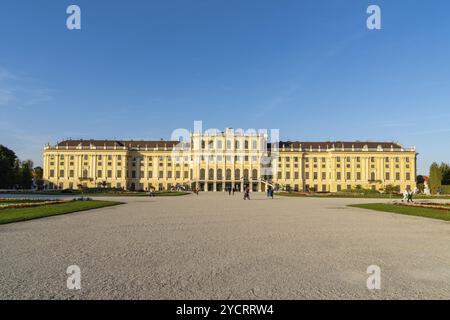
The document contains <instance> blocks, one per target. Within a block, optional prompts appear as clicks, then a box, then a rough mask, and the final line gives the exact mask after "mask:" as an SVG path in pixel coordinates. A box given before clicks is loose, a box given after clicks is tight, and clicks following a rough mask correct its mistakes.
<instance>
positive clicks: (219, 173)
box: [217, 169, 223, 180]
mask: <svg viewBox="0 0 450 320" xmlns="http://www.w3.org/2000/svg"><path fill="white" fill-rule="evenodd" d="M222 179H223V177H222V169H218V170H217V180H222Z"/></svg>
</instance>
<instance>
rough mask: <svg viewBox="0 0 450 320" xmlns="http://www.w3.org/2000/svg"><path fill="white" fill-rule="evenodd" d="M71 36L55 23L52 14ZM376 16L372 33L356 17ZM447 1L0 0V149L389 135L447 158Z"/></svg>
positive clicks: (428, 155) (424, 156) (422, 168)
mask: <svg viewBox="0 0 450 320" xmlns="http://www.w3.org/2000/svg"><path fill="white" fill-rule="evenodd" d="M70 4H77V5H79V6H80V7H81V10H82V30H80V31H69V30H67V28H66V18H67V14H66V8H67V6H68V5H70ZM370 4H377V5H379V6H380V7H381V10H382V30H379V31H373V30H368V29H367V28H366V19H367V17H368V15H367V14H366V9H367V7H368V5H370ZM448 12H450V3H449V2H448V1H447V0H433V1H425V0H422V1H417V0H407V1H406V0H403V1H400V0H399V1H378V0H372V1H363V0H334V1H330V0H327V1H319V0H314V1H313V0H311V1H300V0H292V1H287V0H285V1H283V0H281V1H280V0H277V1H275V0H270V1H268V0H201V1H200V0H183V1H173V0H164V1H162V0H161V1H144V0H141V1H140V0H134V1H101V0H95V1H84V0H72V1H63V0H58V1H56V0H54V1H51V0H39V1H23V0H2V2H1V4H0V144H4V145H6V146H8V147H9V148H11V149H13V150H15V151H16V153H17V154H18V156H19V157H20V158H22V159H25V158H30V159H32V160H33V161H35V163H36V164H41V163H42V160H41V149H42V147H43V146H44V144H46V143H47V142H50V143H52V144H54V143H56V142H57V141H59V140H62V139H63V138H67V137H72V138H109V139H113V138H116V139H120V138H129V139H132V138H134V139H159V138H170V134H171V132H172V130H174V129H176V128H187V129H191V128H192V127H193V121H194V120H202V121H203V123H204V127H205V128H224V127H234V128H245V129H247V128H256V129H258V128H269V129H270V128H277V129H280V134H281V138H282V139H283V140H288V139H291V140H292V139H297V140H305V141H312V140H389V141H391V140H393V141H399V142H400V143H402V144H403V145H405V146H416V147H417V149H418V152H419V153H420V155H419V173H427V172H428V166H429V165H430V163H431V162H432V161H439V162H440V161H447V162H450V148H449V144H450V143H449V140H450V139H449V137H450V126H449V123H450V58H449V57H450V41H449V39H450V20H449V19H448Z"/></svg>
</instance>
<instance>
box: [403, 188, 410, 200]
mask: <svg viewBox="0 0 450 320" xmlns="http://www.w3.org/2000/svg"><path fill="white" fill-rule="evenodd" d="M408 198H409V194H408V189H405V191H403V199H402V202H404V201H408Z"/></svg>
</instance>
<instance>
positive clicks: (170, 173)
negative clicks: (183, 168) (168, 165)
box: [167, 171, 172, 179]
mask: <svg viewBox="0 0 450 320" xmlns="http://www.w3.org/2000/svg"><path fill="white" fill-rule="evenodd" d="M167 179H172V171H167Z"/></svg>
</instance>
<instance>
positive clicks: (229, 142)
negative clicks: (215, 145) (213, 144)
mask: <svg viewBox="0 0 450 320" xmlns="http://www.w3.org/2000/svg"><path fill="white" fill-rule="evenodd" d="M227 149H231V140H227Z"/></svg>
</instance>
